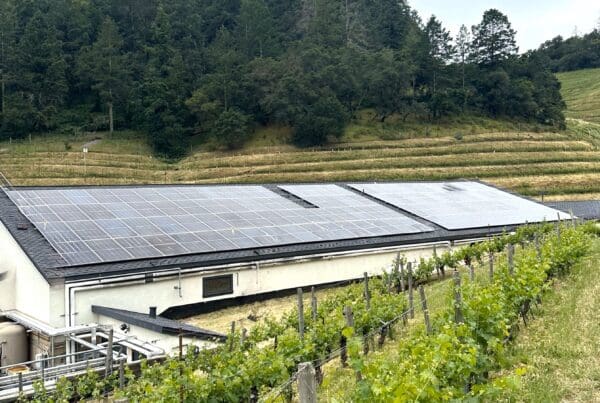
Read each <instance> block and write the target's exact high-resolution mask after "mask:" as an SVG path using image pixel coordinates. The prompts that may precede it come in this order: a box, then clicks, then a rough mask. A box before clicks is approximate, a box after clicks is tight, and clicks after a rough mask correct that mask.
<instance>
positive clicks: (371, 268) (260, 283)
mask: <svg viewBox="0 0 600 403" xmlns="http://www.w3.org/2000/svg"><path fill="white" fill-rule="evenodd" d="M443 245H444V244H439V245H438V251H439V253H441V252H442V251H443V248H444V246H443ZM398 250H400V248H398V249H391V250H382V251H376V252H373V251H372V252H370V253H366V252H361V253H358V252H356V254H355V255H352V256H344V255H340V256H327V257H318V258H314V259H305V260H303V261H300V262H282V263H281V264H276V265H269V264H264V265H259V266H258V269H257V268H256V265H247V266H245V267H236V268H230V269H227V270H219V271H218V272H212V273H192V274H185V273H184V274H182V276H181V288H182V290H181V291H182V292H181V294H182V295H181V297H180V296H179V290H177V289H176V288H175V287H177V286H178V285H179V279H178V276H177V275H173V276H171V277H169V278H164V279H159V278H156V279H155V280H154V282H151V283H145V282H144V281H143V280H138V281H137V282H124V283H120V284H105V285H99V284H89V283H88V286H90V287H89V288H85V287H80V288H76V289H75V292H74V296H75V297H74V311H75V312H76V315H74V316H73V324H86V323H91V322H95V321H96V320H97V318H95V316H94V314H93V313H92V312H91V306H92V305H101V306H107V307H111V308H119V309H127V310H131V311H135V312H144V313H145V312H148V308H149V307H150V306H156V307H157V308H158V312H159V313H160V312H162V311H164V310H166V309H167V308H169V307H172V306H178V305H186V304H193V303H199V302H205V301H214V300H219V299H227V298H233V297H240V296H246V295H254V294H260V293H266V292H271V291H279V290H284V289H290V288H296V287H306V286H312V285H318V284H326V283H332V282H337V281H344V280H352V279H357V278H361V277H362V276H363V273H364V272H368V273H369V274H370V275H377V274H381V273H382V272H383V270H384V269H387V270H389V268H390V265H391V264H392V262H393V260H394V258H395V257H396V254H397V252H398ZM432 251H433V249H432V246H431V245H427V246H413V247H410V248H404V249H402V250H401V253H402V254H404V255H405V256H406V257H407V258H408V259H409V260H410V261H412V260H418V259H419V258H420V257H428V256H431V254H432ZM230 273H231V274H233V291H234V292H233V294H228V295H223V296H219V297H213V298H203V297H202V278H203V277H210V276H215V275H222V274H230ZM69 286H76V284H70V285H69Z"/></svg>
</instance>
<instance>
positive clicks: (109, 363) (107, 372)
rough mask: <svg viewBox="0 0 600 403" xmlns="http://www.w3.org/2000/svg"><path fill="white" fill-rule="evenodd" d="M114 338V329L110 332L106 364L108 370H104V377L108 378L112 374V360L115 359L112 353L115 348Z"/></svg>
mask: <svg viewBox="0 0 600 403" xmlns="http://www.w3.org/2000/svg"><path fill="white" fill-rule="evenodd" d="M113 336H114V330H113V329H112V327H111V328H110V329H109V330H108V346H107V347H106V363H105V366H106V368H105V369H104V377H105V378H108V377H109V375H110V374H111V373H112V359H113V353H112V348H113Z"/></svg>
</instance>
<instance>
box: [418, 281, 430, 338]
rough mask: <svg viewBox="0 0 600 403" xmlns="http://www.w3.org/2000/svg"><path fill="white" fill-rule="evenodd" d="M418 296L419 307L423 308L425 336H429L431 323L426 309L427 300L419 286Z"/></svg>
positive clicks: (421, 287) (423, 290)
mask: <svg viewBox="0 0 600 403" xmlns="http://www.w3.org/2000/svg"><path fill="white" fill-rule="evenodd" d="M419 295H420V297H421V306H422V308H423V319H424V320H425V328H426V329H427V334H431V322H430V321H429V309H427V298H425V289H424V288H423V286H422V285H420V286H419Z"/></svg>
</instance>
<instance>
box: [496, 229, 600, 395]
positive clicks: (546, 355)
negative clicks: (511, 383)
mask: <svg viewBox="0 0 600 403" xmlns="http://www.w3.org/2000/svg"><path fill="white" fill-rule="evenodd" d="M599 255H600V243H599V242H598V241H596V242H595V243H594V247H593V249H592V252H591V255H590V256H589V257H588V258H587V259H586V260H585V261H584V262H583V263H582V264H578V265H577V266H575V268H574V269H573V271H572V272H571V273H570V274H569V275H568V276H567V277H566V278H564V279H560V280H555V281H554V283H552V288H551V291H550V292H549V293H548V294H547V295H546V296H545V298H544V300H543V302H542V305H541V307H540V309H539V310H538V311H537V318H536V319H535V320H534V321H532V322H531V324H530V326H529V327H528V328H526V329H523V330H522V332H520V334H519V336H518V338H517V341H516V343H515V344H514V355H515V359H516V361H517V362H516V364H515V369H516V368H525V369H526V373H525V376H524V377H523V379H522V381H521V383H520V385H519V387H518V389H517V390H516V391H515V392H514V393H511V395H510V396H507V400H508V401H524V402H559V401H560V402H599V401H600V313H599V312H600V298H598V293H600V271H599V270H598V264H597V263H598V256H599Z"/></svg>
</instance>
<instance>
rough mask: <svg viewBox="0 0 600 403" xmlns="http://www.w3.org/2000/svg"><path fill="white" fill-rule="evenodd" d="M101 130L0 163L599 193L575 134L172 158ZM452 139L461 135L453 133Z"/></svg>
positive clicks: (44, 171)
mask: <svg viewBox="0 0 600 403" xmlns="http://www.w3.org/2000/svg"><path fill="white" fill-rule="evenodd" d="M97 136H98V134H93V135H92V134H90V135H82V136H79V137H68V138H67V137H65V138H56V137H52V138H44V137H38V138H34V139H33V141H32V142H31V143H29V142H28V141H27V140H24V141H20V142H18V143H17V142H12V143H8V142H4V143H0V170H2V171H3V172H4V174H5V175H6V176H7V177H8V178H9V180H10V181H11V182H12V183H13V185H84V184H88V185H100V184H130V183H236V182H239V183H253V182H254V183H258V182H311V181H373V180H441V179H457V178H479V179H482V180H485V181H488V182H491V183H493V184H496V185H499V186H502V187H505V188H508V189H511V190H514V191H517V192H520V193H522V194H525V195H528V196H533V197H538V196H540V195H541V194H542V193H544V194H545V195H546V196H547V197H548V198H555V199H556V198H567V199H575V198H589V197H597V196H598V195H600V153H598V151H597V148H596V145H594V143H593V142H591V141H586V140H585V139H584V138H582V137H581V136H578V137H575V136H573V135H571V134H569V133H568V132H565V133H533V132H492V133H478V134H467V135H462V136H460V137H458V136H455V135H451V134H448V135H438V136H436V137H418V138H408V139H401V140H369V141H349V142H343V143H338V144H335V145H333V146H331V147H327V148H321V149H304V150H301V149H296V148H294V147H292V146H288V145H277V146H262V147H253V148H247V149H245V150H243V151H242V152H237V153H232V152H207V151H198V152H194V153H191V154H190V156H188V157H187V158H184V159H182V160H181V161H178V162H172V163H169V162H165V161H162V160H160V159H157V158H155V157H153V156H152V154H151V152H150V150H149V148H148V147H147V145H145V142H144V140H143V138H141V137H138V136H135V135H133V134H127V135H116V136H114V137H113V138H108V136H104V138H103V139H102V140H101V141H100V142H98V143H96V144H93V145H91V146H89V152H88V153H87V154H86V156H85V160H84V155H83V153H82V151H81V150H82V147H83V145H84V144H85V143H86V142H88V141H90V140H92V139H93V138H95V137H97ZM457 137H458V138H457Z"/></svg>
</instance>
